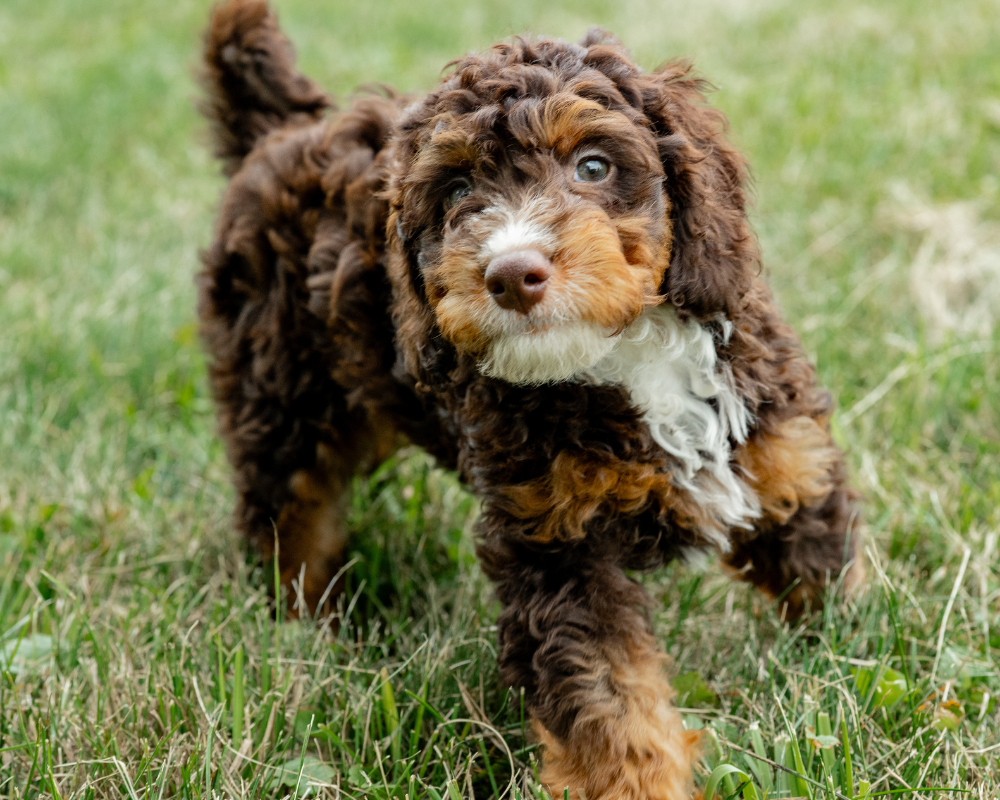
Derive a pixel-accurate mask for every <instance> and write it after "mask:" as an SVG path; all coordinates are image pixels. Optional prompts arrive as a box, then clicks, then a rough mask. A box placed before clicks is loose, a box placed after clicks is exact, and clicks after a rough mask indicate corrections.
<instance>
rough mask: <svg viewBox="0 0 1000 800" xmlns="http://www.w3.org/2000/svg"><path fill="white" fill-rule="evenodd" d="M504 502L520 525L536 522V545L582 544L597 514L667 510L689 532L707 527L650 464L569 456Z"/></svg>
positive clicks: (560, 458)
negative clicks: (688, 529) (606, 511)
mask: <svg viewBox="0 0 1000 800" xmlns="http://www.w3.org/2000/svg"><path fill="white" fill-rule="evenodd" d="M503 496H504V497H505V498H506V500H507V502H505V503H503V505H502V508H503V510H504V511H506V512H508V513H509V514H512V515H513V516H515V517H517V518H518V519H534V518H539V519H540V524H539V527H538V529H537V531H536V533H535V537H534V538H536V539H537V540H538V541H540V542H551V541H553V540H558V541H574V540H578V539H582V538H583V537H584V536H585V535H586V532H585V530H584V526H585V525H586V524H587V523H588V522H589V521H590V520H591V519H593V518H594V516H595V515H596V514H597V513H598V511H600V510H601V509H608V510H609V511H611V512H612V513H616V514H634V513H636V512H637V511H640V510H641V509H643V508H645V507H647V506H650V505H655V506H656V507H657V509H659V510H660V511H664V510H668V509H669V510H671V511H672V512H673V513H674V514H675V515H676V518H677V521H678V522H679V523H680V524H682V525H684V526H685V527H688V528H690V529H698V528H699V526H704V525H706V524H708V522H709V520H707V518H706V517H705V515H704V512H703V511H702V509H701V507H700V506H698V504H696V503H694V502H692V501H691V499H690V497H689V496H688V495H687V493H686V492H684V491H682V490H680V489H678V488H677V487H676V486H674V485H673V483H672V481H671V480H670V476H669V475H668V474H666V473H664V472H662V471H660V470H658V469H657V467H656V466H655V465H654V464H649V463H642V462H631V461H619V460H618V459H615V458H611V457H608V458H607V459H605V460H600V461H598V460H597V459H595V458H593V456H592V455H583V454H580V453H574V452H571V451H567V450H564V451H563V452H561V453H559V454H558V455H557V456H556V457H555V458H554V459H553V460H552V465H551V467H550V468H549V471H548V473H547V474H546V475H544V476H543V477H541V478H539V479H537V480H534V481H527V482H525V483H521V484H517V485H516V486H508V487H507V488H506V489H505V490H504V491H503Z"/></svg>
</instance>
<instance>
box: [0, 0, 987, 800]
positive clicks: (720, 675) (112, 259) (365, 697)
mask: <svg viewBox="0 0 1000 800" xmlns="http://www.w3.org/2000/svg"><path fill="white" fill-rule="evenodd" d="M279 9H280V11H281V13H282V21H283V24H284V25H285V27H286V29H287V30H288V31H289V33H290V35H291V37H292V38H293V39H294V40H295V41H296V43H297V44H298V45H299V50H300V54H301V64H302V66H303V68H304V70H305V71H307V72H308V73H309V74H311V75H312V76H314V77H315V78H316V79H318V80H319V81H320V82H321V83H323V84H324V85H326V86H328V87H330V88H331V89H333V90H335V91H337V92H340V93H345V92H347V91H349V90H350V88H351V87H352V86H353V85H355V84H357V83H363V82H370V81H384V82H387V83H392V84H394V85H396V86H398V87H400V88H404V89H421V88H427V87H430V86H431V85H432V84H433V83H434V81H435V80H436V78H437V75H438V73H439V70H440V69H441V67H442V66H443V65H444V64H445V63H446V62H447V61H448V60H449V59H451V58H453V57H455V56H456V55H459V54H461V53H462V52H464V51H466V50H469V49H474V48H478V47H482V46H485V45H487V44H489V43H490V42H492V41H494V40H495V39H497V38H499V37H502V36H505V35H508V34H511V33H515V32H520V31H523V30H531V31H535V32H539V33H548V34H553V35H560V36H564V37H573V38H575V37H579V36H580V35H582V33H583V32H584V30H585V29H586V28H587V27H588V26H589V25H590V24H593V23H598V24H602V25H604V26H606V27H608V28H611V29H613V30H614V31H616V32H617V33H618V34H619V35H620V36H621V37H622V38H623V39H624V40H625V41H626V42H628V43H629V44H630V45H631V46H632V48H633V52H634V54H635V56H636V58H637V59H638V60H639V61H640V62H641V63H643V64H645V65H646V66H649V67H652V66H655V65H656V64H657V63H658V62H660V61H662V60H664V59H666V58H668V57H672V56H676V55H689V56H692V57H694V58H695V59H696V62H697V64H698V66H699V67H700V69H701V71H702V72H703V73H704V74H706V75H707V76H709V77H710V78H711V79H712V80H713V81H714V82H715V83H716V85H717V86H719V88H720V91H719V92H718V93H717V94H716V95H715V97H714V102H715V103H717V104H718V105H719V106H720V107H721V108H723V109H724V110H725V111H726V112H727V114H728V115H729V117H730V120H731V123H732V129H733V134H732V135H733V138H734V139H735V140H736V141H737V142H738V144H739V145H740V146H741V147H742V148H744V149H745V150H746V152H747V153H748V155H749V157H750V160H751V162H752V164H753V165H754V168H755V175H756V186H757V196H758V197H757V202H756V206H755V209H754V220H755V224H756V226H757V229H758V231H759V234H760V238H761V241H762V244H763V248H764V253H765V258H766V264H767V265H768V269H769V272H770V275H771V280H772V285H773V286H774V288H775V290H776V292H777V294H778V296H779V297H780V299H781V301H782V302H783V304H784V307H785V309H786V312H787V314H788V316H789V318H790V319H791V320H792V322H793V323H794V324H795V325H796V327H797V328H798V329H799V330H800V331H801V332H802V333H803V336H804V339H805V343H806V346H807V348H808V349H809V351H810V352H811V353H812V354H814V355H815V357H816V358H817V360H818V363H819V370H820V373H821V375H822V378H823V380H824V382H825V383H826V384H827V385H828V386H830V387H831V388H832V389H833V391H834V393H835V395H836V396H837V397H838V400H839V408H840V412H839V414H838V416H837V418H836V419H835V421H834V424H835V430H836V434H837V436H838V438H839V440H840V442H841V443H842V444H843V445H844V446H845V447H846V448H847V450H848V452H849V459H850V463H851V467H852V472H853V474H854V476H855V481H856V483H857V484H858V486H859V487H860V488H861V489H862V491H863V492H864V495H865V500H866V502H865V511H864V514H865V524H864V530H865V534H866V536H867V552H868V554H869V560H870V564H869V570H868V572H869V581H868V585H867V588H866V590H865V591H864V592H863V593H862V594H861V595H859V596H858V597H857V598H855V599H853V600H851V601H850V602H848V603H846V604H834V605H832V606H830V607H828V609H827V610H826V611H825V612H824V613H823V614H821V615H817V616H814V617H813V618H811V619H809V620H807V621H806V622H805V623H803V624H801V625H796V626H789V625H786V624H783V623H782V621H781V620H779V619H777V618H776V617H775V614H774V611H773V610H772V609H770V608H769V607H767V605H766V604H764V603H762V602H761V601H760V600H759V599H758V598H757V597H756V596H754V594H753V593H752V592H751V591H750V590H749V589H747V588H746V587H744V586H742V585H734V584H731V583H729V582H728V581H727V580H726V579H725V578H724V577H723V576H722V575H721V574H720V572H719V571H718V570H717V569H715V568H714V567H712V568H709V569H708V570H707V571H706V572H697V571H693V570H691V569H688V568H683V567H681V566H672V567H669V568H667V569H665V570H663V571H661V572H659V573H656V574H654V575H650V576H648V577H646V578H645V581H646V583H647V585H648V587H649V590H650V591H651V592H652V594H653V595H654V597H655V598H657V600H658V602H659V603H660V605H659V610H658V612H657V614H656V615H655V625H656V629H657V632H658V634H659V636H660V639H661V641H662V642H663V643H664V646H665V647H666V648H667V650H668V652H669V653H670V655H671V656H672V658H673V666H672V670H673V674H674V675H675V676H679V677H677V679H676V680H677V684H678V685H679V686H680V687H681V689H682V693H681V698H680V699H681V702H682V703H683V705H684V706H685V707H686V709H687V710H686V711H685V715H686V720H687V723H688V724H689V725H690V726H695V727H702V728H704V729H705V730H706V731H707V733H706V739H705V742H706V749H705V758H704V763H703V768H702V770H701V774H700V775H699V781H700V782H701V784H702V785H704V783H706V782H707V780H708V777H709V773H710V772H711V771H712V770H714V769H716V768H717V767H719V766H720V765H723V764H730V765H732V766H734V767H738V768H739V769H740V770H742V771H743V774H745V775H747V776H749V777H750V778H752V779H753V786H755V787H756V788H755V789H751V788H750V787H744V789H743V790H742V792H743V796H744V797H750V796H752V792H753V791H757V792H758V794H759V795H763V793H764V790H765V789H767V790H769V792H770V794H769V796H770V797H781V796H783V797H788V796H790V795H796V796H803V795H808V796H811V797H812V798H815V799H816V800H820V799H821V798H822V800H826V798H832V797H834V796H838V795H835V794H834V793H833V792H834V789H832V788H830V787H831V786H832V787H839V788H836V791H839V792H840V795H839V796H851V795H852V793H853V794H854V795H855V796H861V795H862V794H863V783H862V782H863V781H866V782H867V783H868V785H869V791H870V792H871V793H872V794H873V795H874V794H877V793H880V792H882V793H885V792H890V791H897V790H907V789H916V790H918V791H916V792H915V793H912V794H910V795H909V796H912V797H923V798H930V797H938V796H941V797H944V796H953V795H949V794H946V793H944V792H941V791H937V790H931V789H926V788H923V787H950V788H952V789H963V790H968V791H969V792H971V794H970V795H966V796H971V797H975V798H979V799H980V800H985V798H995V797H997V796H998V795H1000V760H998V759H1000V748H998V747H997V744H998V741H1000V735H998V734H1000V712H998V709H997V703H996V697H997V695H998V694H1000V667H998V665H997V656H998V655H1000V572H998V569H997V563H998V551H1000V548H998V535H1000V513H998V511H997V508H998V506H1000V391H998V387H1000V382H998V368H1000V359H998V356H997V351H998V346H1000V338H998V336H997V334H995V333H989V332H988V331H983V330H978V331H977V332H971V333H970V332H966V333H962V332H958V333H956V332H954V331H950V330H949V329H948V328H947V326H943V325H942V324H941V321H940V319H937V318H935V317H934V316H933V314H930V315H929V314H928V313H925V312H922V310H921V309H922V308H923V306H921V304H920V303H918V302H916V301H915V299H914V297H915V294H914V291H913V288H914V287H913V285H912V284H914V283H916V282H919V274H920V273H918V272H917V271H916V267H915V266H914V265H918V264H919V263H921V259H922V258H924V259H925V260H926V258H925V257H926V256H927V254H928V253H930V254H931V255H932V256H933V259H932V260H933V262H934V264H935V265H936V267H938V268H940V269H944V270H945V271H947V270H951V271H952V273H954V272H955V270H958V272H961V270H962V269H963V268H964V267H963V265H965V266H967V265H968V263H971V261H970V260H975V259H979V261H978V262H976V263H988V262H989V263H994V264H995V263H996V259H997V255H996V253H997V251H998V249H1000V239H998V237H997V235H996V230H997V226H998V222H997V220H998V219H1000V194H998V193H1000V184H998V180H997V174H998V171H1000V114H998V112H997V108H998V105H997V104H998V102H1000V55H998V54H1000V28H998V27H997V25H996V20H997V13H998V7H997V5H996V2H994V1H993V0H921V1H920V2H918V1H917V0H884V1H883V2H880V3H877V4H872V3H866V2H861V1H860V0H843V2H838V3H829V2H821V0H800V2H791V0H762V1H761V2H751V0H709V2H705V3H700V4H694V3H682V2H679V1H678V0H663V2H657V3H654V2H652V0H615V1H614V2H612V1H611V0H574V2H569V0H552V1H551V2H546V3H537V4H536V3H529V2H527V1H526V0H511V1H510V2H501V0H489V2H483V3H478V4H470V3H463V2H459V1H458V0H433V2H424V3H413V2H402V0H389V2H385V3H378V4H375V3H370V4H365V3H351V4H349V3H320V2H317V0H283V1H282V2H280V3H279ZM206 14H207V6H206V3H204V2H194V0H177V2H174V3H152V2H142V3H140V2H135V0H133V1H132V2H124V0H103V2H96V1H95V0H77V1H76V2H73V3H70V2H66V0H45V1H44V2H28V0H3V2H2V3H0V298H2V299H0V564H2V567H0V797H11V798H28V797H32V798H34V797H58V798H120V797H128V798H142V800H146V798H169V797H176V798H204V799H206V800H207V798H210V797H213V796H222V797H230V796H231V797H280V796H283V795H288V794H294V793H295V791H296V790H295V785H296V784H297V783H298V784H299V787H300V789H299V793H300V794H302V793H304V792H305V789H304V787H306V786H308V785H309V784H310V783H311V782H314V783H317V784H326V786H325V787H324V786H321V785H316V786H314V787H313V789H312V790H311V791H312V792H313V793H314V794H316V795H321V796H328V797H338V796H345V797H384V798H387V797H389V796H390V795H391V796H393V797H398V798H403V797H404V796H405V795H406V794H408V795H409V797H410V798H418V797H420V798H432V799H433V800H439V798H444V797H449V798H451V800H455V798H457V797H459V796H461V797H465V798H471V797H472V796H473V795H474V796H475V797H477V798H488V797H491V796H495V795H496V796H499V795H503V794H504V792H505V790H506V787H507V786H508V784H509V783H510V782H511V781H513V784H514V785H515V786H516V790H517V796H521V797H539V796H540V794H539V790H538V787H537V783H536V782H535V779H534V774H535V768H536V756H537V754H536V751H535V749H534V746H533V744H532V742H531V741H530V739H529V738H527V737H526V736H525V727H524V719H523V714H522V706H521V698H520V695H519V694H517V693H506V692H502V691H500V690H499V689H498V687H497V679H496V669H495V666H494V662H493V660H494V655H495V652H494V651H495V634H494V631H493V628H492V622H493V619H494V617H495V614H496V611H497V608H496V605H495V603H494V602H493V601H492V599H491V595H490V589H489V586H488V585H487V584H486V582H485V581H484V580H483V579H482V577H481V576H480V573H479V571H478V568H477V566H476V564H475V560H474V557H473V544H472V541H471V537H470V530H471V525H472V522H473V520H474V518H475V514H476V506H475V503H474V501H473V500H472V499H471V498H470V497H469V496H468V495H467V494H466V493H465V492H464V491H463V490H462V489H461V487H460V486H459V485H458V484H457V483H456V481H455V480H454V478H453V477H452V476H450V475H447V474H443V473H441V472H438V471H435V470H433V469H432V468H431V465H430V464H429V463H428V461H427V460H426V459H425V458H424V457H423V456H421V455H420V454H419V453H413V452H407V453H403V454H401V455H400V456H399V457H397V458H395V459H394V460H392V461H391V462H389V463H388V464H386V465H385V466H384V467H383V468H381V469H380V470H379V472H378V473H377V474H375V475H374V476H373V477H372V478H371V479H370V480H368V481H366V482H361V483H359V484H358V486H357V491H356V493H355V499H354V502H353V506H352V508H351V512H350V513H351V530H352V534H353V541H352V545H351V554H352V559H353V561H352V566H351V569H350V571H349V578H348V591H347V593H346V594H345V597H344V601H345V604H346V606H345V610H346V611H349V620H350V621H349V624H347V625H345V626H344V627H342V628H341V629H340V631H339V633H338V634H337V635H336V636H335V637H332V636H330V635H329V634H326V633H324V632H323V631H322V630H321V629H320V628H317V627H316V626H315V625H313V624H311V623H308V622H305V623H303V622H282V623H280V624H276V623H275V622H274V621H273V619H272V616H271V614H270V612H269V610H268V605H267V602H266V589H265V586H266V585H267V582H268V581H269V580H273V576H271V574H270V572H269V570H268V569H267V568H259V567H258V568H254V567H252V566H251V565H248V564H247V562H246V560H245V558H244V556H243V555H242V551H241V549H240V547H239V542H238V540H237V538H236V537H235V536H234V534H233V532H232V530H231V527H230V522H229V512H230V508H231V504H232V493H231V489H230V487H229V484H228V470H227V465H226V462H225V457H224V454H223V451H222V448H221V446H220V443H219V442H218V440H217V439H216V437H215V436H214V433H213V427H214V426H213V418H212V409H211V405H210V403H209V399H208V395H207V390H206V384H205V374H204V361H203V358H202V355H201V352H200V349H199V343H198V341H197V336H196V332H195V327H194V289H193V284H192V275H193V274H194V272H195V271H196V269H197V258H196V253H197V250H198V248H199V247H201V246H205V245H206V244H207V243H208V241H209V236H210V230H211V224H212V217H213V211H214V208H215V204H216V202H217V197H218V193H219V190H220V189H221V186H222V182H221V179H220V177H219V174H218V169H217V168H216V166H215V165H214V164H212V163H211V162H210V160H209V158H208V156H207V154H206V148H205V146H204V131H203V126H202V124H201V123H200V121H199V120H198V119H197V117H196V116H195V114H194V112H193V111H192V99H193V97H194V96H195V94H196V91H195V89H194V86H193V83H192V80H191V74H192V70H193V67H194V63H195V59H196V52H197V45H198V41H199V35H200V29H201V27H202V25H203V23H204V21H205V18H206ZM961 204H968V205H961ZM955 209H959V210H961V209H965V212H963V213H966V212H967V213H966V217H965V218H966V219H968V220H969V224H968V225H967V226H965V227H961V226H958V227H955V228H954V230H952V229H951V228H949V227H948V225H949V224H951V223H949V222H948V220H952V219H953V217H951V216H948V213H949V210H955ZM928 215H930V216H928ZM928 220H929V221H928ZM932 245H933V247H932ZM963 248H964V249H963ZM963 253H964V255H963ZM970 253H971V254H972V255H971V256H970ZM991 258H993V261H992V262H990V259H991ZM949 274H951V273H949ZM994 279H995V278H994ZM958 314H959V316H960V317H961V316H962V308H961V307H959V308H958ZM991 748H992V749H991ZM748 751H749V752H752V753H756V754H758V755H759V756H763V757H765V758H767V759H768V760H769V761H762V760H760V759H759V758H757V759H754V758H751V757H750V756H749V755H748V754H747V752H748ZM769 762H776V763H778V764H780V765H783V766H785V767H787V768H788V769H790V770H791V772H793V773H798V774H795V775H790V774H789V772H786V771H783V770H781V769H778V768H776V767H774V766H772V765H771V764H770V763H769ZM848 764H850V772H849V773H848V769H847V767H848ZM281 765H285V768H284V770H282V769H281V768H280V767H281ZM300 773H301V774H300ZM720 774H721V773H720ZM717 777H718V774H717ZM807 778H808V779H809V780H806V779H807ZM828 779H830V780H831V781H832V784H830V783H828V782H827V781H828ZM810 781H815V783H814V782H810ZM743 783H745V781H744V780H743V779H742V778H741V776H740V774H739V773H735V772H733V773H732V774H729V775H727V776H725V777H721V778H719V782H718V785H719V791H720V795H721V796H725V795H726V794H732V793H734V792H736V791H738V790H740V786H741V784H743ZM338 792H339V794H338ZM507 796H510V795H507Z"/></svg>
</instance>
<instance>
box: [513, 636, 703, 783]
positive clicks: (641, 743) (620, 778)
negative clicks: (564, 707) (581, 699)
mask: <svg viewBox="0 0 1000 800" xmlns="http://www.w3.org/2000/svg"><path fill="white" fill-rule="evenodd" d="M608 655H609V659H610V661H611V668H610V670H609V674H608V675H607V677H606V680H605V681H604V682H603V684H604V686H605V687H606V689H605V691H602V692H600V694H599V696H598V697H595V703H594V704H593V705H591V706H588V707H585V708H584V709H583V710H582V711H581V712H580V715H579V717H578V718H577V721H576V723H575V724H574V726H573V729H572V730H571V732H570V735H569V737H568V738H567V739H566V740H565V741H561V740H559V739H558V738H557V737H556V736H554V735H553V734H552V733H551V732H550V731H548V730H547V729H546V728H545V727H544V726H543V725H542V724H540V723H539V722H538V721H537V720H536V721H535V722H534V723H533V728H534V732H535V735H536V736H537V737H538V739H539V740H540V741H541V743H542V745H543V747H544V753H543V757H542V763H543V768H542V773H541V780H542V783H543V784H545V786H546V787H547V789H548V792H549V794H550V795H551V796H552V797H562V795H563V790H564V789H565V788H567V787H568V788H569V790H570V797H580V796H581V795H580V794H579V792H580V790H582V791H583V796H585V797H586V798H587V800H689V798H690V797H691V795H692V787H691V769H692V765H693V764H694V762H695V761H696V759H697V758H698V749H699V748H698V741H699V734H698V732H697V731H686V730H684V726H683V724H682V722H681V718H680V714H679V713H678V712H677V710H676V709H675V708H674V707H673V705H672V704H671V700H672V699H673V696H674V694H675V692H674V690H673V688H672V687H671V686H670V684H669V683H668V682H667V679H666V677H665V676H664V674H663V670H662V661H663V659H664V658H665V657H664V656H662V655H661V654H659V653H658V652H657V651H656V649H655V644H654V642H653V639H652V636H648V635H647V636H645V637H643V641H641V642H639V643H637V644H636V645H633V646H631V647H628V648H622V649H621V651H619V652H615V653H609V654H608Z"/></svg>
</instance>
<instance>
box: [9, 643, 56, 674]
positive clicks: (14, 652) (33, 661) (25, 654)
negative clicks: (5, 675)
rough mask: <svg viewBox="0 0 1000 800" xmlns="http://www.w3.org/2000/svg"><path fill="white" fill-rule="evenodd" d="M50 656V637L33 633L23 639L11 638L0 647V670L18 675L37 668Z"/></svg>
mask: <svg viewBox="0 0 1000 800" xmlns="http://www.w3.org/2000/svg"><path fill="white" fill-rule="evenodd" d="M51 656H52V637H51V636H49V635H48V634H47V633H33V634H31V635H30V636H25V637H24V638H23V639H12V640H11V641H9V642H7V643H6V644H4V646H3V647H2V648H0V670H4V671H7V672H10V673H11V674H13V675H20V674H22V673H28V672H32V671H35V670H38V669H39V668H40V667H42V666H43V665H44V664H43V662H44V661H46V660H47V659H48V658H50V657H51Z"/></svg>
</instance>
